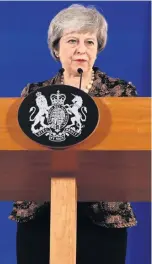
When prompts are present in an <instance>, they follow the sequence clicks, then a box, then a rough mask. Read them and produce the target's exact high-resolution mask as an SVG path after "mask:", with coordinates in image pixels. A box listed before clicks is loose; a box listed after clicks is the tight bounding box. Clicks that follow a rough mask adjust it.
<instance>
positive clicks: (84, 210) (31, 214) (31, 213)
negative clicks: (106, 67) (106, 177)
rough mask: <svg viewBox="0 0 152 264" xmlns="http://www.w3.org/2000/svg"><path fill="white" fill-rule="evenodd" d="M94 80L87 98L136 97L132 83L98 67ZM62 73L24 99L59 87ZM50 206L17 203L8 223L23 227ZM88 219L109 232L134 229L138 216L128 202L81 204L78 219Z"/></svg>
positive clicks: (33, 86)
mask: <svg viewBox="0 0 152 264" xmlns="http://www.w3.org/2000/svg"><path fill="white" fill-rule="evenodd" d="M93 69H94V72H95V78H94V82H93V85H92V88H91V89H90V90H89V92H88V94H89V95H90V96H94V97H108V96H110V97H111V96H115V97H124V96H137V91H136V88H135V86H134V85H132V83H131V82H126V81H124V80H121V79H119V78H111V77H109V76H107V74H106V73H104V72H101V71H100V70H99V69H98V68H97V67H94V68H93ZM60 81H61V73H60V71H59V73H58V74H57V75H56V76H55V77H53V78H51V79H50V80H47V81H43V82H38V83H31V84H28V85H27V86H26V87H25V88H24V89H23V91H22V92H21V96H22V97H26V96H27V95H28V94H29V93H30V92H32V91H35V90H36V89H38V88H43V87H44V86H47V85H51V84H60ZM49 206H50V203H49V202H43V203H41V204H40V203H36V202H34V201H16V202H14V203H13V209H12V212H11V213H10V215H9V219H11V220H15V221H17V222H20V223H23V222H28V221H30V220H32V219H34V218H35V217H38V215H39V214H41V213H43V210H44V209H45V208H46V207H49ZM79 214H82V215H85V216H86V217H88V218H90V219H91V220H92V221H93V223H95V224H97V225H100V226H102V227H107V228H123V227H132V226H135V225H136V224H137V220H136V216H135V214H134V212H133V209H132V206H131V204H130V203H129V202H107V201H99V202H91V203H86V202H85V203H82V202H81V203H79V202H78V216H79Z"/></svg>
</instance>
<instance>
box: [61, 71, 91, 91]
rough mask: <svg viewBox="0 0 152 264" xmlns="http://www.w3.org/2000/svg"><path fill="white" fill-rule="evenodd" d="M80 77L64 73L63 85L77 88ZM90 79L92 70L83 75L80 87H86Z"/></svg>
mask: <svg viewBox="0 0 152 264" xmlns="http://www.w3.org/2000/svg"><path fill="white" fill-rule="evenodd" d="M80 76H81V75H80V74H79V73H77V74H75V75H73V74H70V73H68V72H66V71H65V72H64V74H63V79H64V84H65V85H70V86H74V87H77V88H79V85H80ZM91 79H92V70H91V71H89V72H87V73H83V74H82V82H81V87H82V88H86V86H87V85H88V84H89V83H90V81H91Z"/></svg>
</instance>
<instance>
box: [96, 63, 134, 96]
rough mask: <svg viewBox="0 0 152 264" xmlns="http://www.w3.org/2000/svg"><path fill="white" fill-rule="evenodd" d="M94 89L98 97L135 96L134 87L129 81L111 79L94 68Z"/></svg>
mask: <svg viewBox="0 0 152 264" xmlns="http://www.w3.org/2000/svg"><path fill="white" fill-rule="evenodd" d="M94 88H95V91H96V92H98V94H99V95H98V96H116V97H122V96H137V90H136V86H135V85H134V84H133V83H132V82H131V81H127V80H124V79H121V78H115V77H111V76H109V75H108V74H107V73H105V72H102V71H101V70H100V69H99V68H97V67H96V68H95V81H94Z"/></svg>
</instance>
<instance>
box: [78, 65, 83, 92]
mask: <svg viewBox="0 0 152 264" xmlns="http://www.w3.org/2000/svg"><path fill="white" fill-rule="evenodd" d="M77 72H78V73H79V74H80V84H79V89H81V82H82V73H83V70H82V69H81V68H78V69H77Z"/></svg>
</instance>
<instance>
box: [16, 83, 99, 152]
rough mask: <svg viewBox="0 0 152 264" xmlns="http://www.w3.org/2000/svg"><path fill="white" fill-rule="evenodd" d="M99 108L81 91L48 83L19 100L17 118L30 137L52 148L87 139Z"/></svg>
mask: <svg viewBox="0 0 152 264" xmlns="http://www.w3.org/2000/svg"><path fill="white" fill-rule="evenodd" d="M98 120H99V115H98V108H97V106H96V104H95V102H94V100H93V99H92V98H91V97H90V96H89V95H88V94H86V93H85V92H83V91H82V90H80V89H78V88H75V87H72V86H67V85H51V86H45V87H43V88H38V89H36V90H35V91H33V92H31V93H30V94H29V95H28V96H27V97H26V98H25V99H24V100H23V102H22V104H21V105H20V107H19V111H18V121H19V125H20V127H21V129H22V130H23V132H24V133H25V134H26V135H27V136H28V137H29V138H30V139H32V140H34V141H36V142H37V143H40V144H42V145H46V146H48V147H52V148H65V147H69V146H72V145H75V144H77V143H80V142H81V141H83V140H84V139H85V138H87V137H88V136H89V135H90V134H91V133H92V132H93V131H94V129H95V127H96V126H97V124H98Z"/></svg>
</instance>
